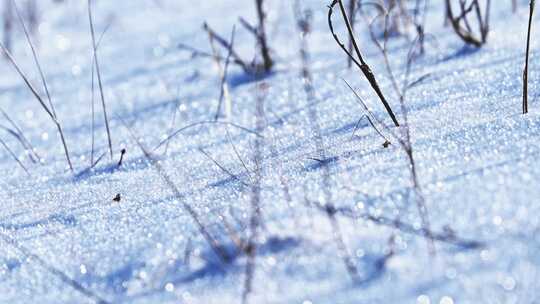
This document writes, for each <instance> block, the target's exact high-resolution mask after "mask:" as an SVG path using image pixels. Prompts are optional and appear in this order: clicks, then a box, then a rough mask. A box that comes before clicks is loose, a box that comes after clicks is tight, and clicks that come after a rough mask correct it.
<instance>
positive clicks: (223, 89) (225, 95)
mask: <svg viewBox="0 0 540 304" xmlns="http://www.w3.org/2000/svg"><path fill="white" fill-rule="evenodd" d="M235 34H236V26H233V29H232V32H231V39H230V42H229V44H230V45H231V49H232V47H233V46H234V37H235ZM231 49H229V51H228V53H227V58H226V59H225V67H224V68H223V70H222V71H221V75H220V76H221V77H220V78H221V79H220V85H219V101H218V105H217V110H216V115H215V116H214V120H218V118H219V115H220V114H221V105H222V104H223V99H225V100H226V105H225V109H226V110H225V117H226V118H227V119H229V118H230V117H228V116H229V115H230V113H228V112H229V111H230V107H231V100H230V96H229V86H228V85H227V76H228V73H229V64H230V62H231ZM216 60H219V59H216ZM218 64H219V61H218Z"/></svg>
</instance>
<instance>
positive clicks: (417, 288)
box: [0, 0, 540, 304]
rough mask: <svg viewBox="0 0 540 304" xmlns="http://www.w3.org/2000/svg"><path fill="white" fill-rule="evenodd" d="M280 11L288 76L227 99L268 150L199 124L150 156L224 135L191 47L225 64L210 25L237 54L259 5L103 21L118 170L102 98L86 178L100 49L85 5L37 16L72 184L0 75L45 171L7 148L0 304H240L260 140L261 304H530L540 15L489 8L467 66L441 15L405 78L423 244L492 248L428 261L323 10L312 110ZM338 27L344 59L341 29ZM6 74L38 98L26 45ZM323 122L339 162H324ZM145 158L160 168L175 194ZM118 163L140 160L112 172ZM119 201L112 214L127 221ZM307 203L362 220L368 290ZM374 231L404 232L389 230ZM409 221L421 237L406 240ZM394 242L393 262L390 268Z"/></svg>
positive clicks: (277, 39) (20, 92)
mask: <svg viewBox="0 0 540 304" xmlns="http://www.w3.org/2000/svg"><path fill="white" fill-rule="evenodd" d="M17 2H19V1H17ZM49 2H50V3H49ZM265 2H267V4H266V7H267V11H268V26H267V27H268V29H267V30H268V36H269V41H270V46H271V48H272V52H273V55H274V57H275V60H276V62H277V65H276V67H275V69H274V72H272V73H271V74H270V75H267V76H266V77H264V78H263V79H259V80H254V79H251V78H250V77H248V76H246V74H245V73H244V72H243V71H242V70H241V69H240V68H238V67H237V66H235V65H234V64H232V65H231V66H230V70H229V77H228V85H229V88H230V96H231V100H232V115H231V117H230V121H231V122H232V123H234V124H235V125H237V126H242V127H243V128H246V129H248V130H255V128H256V115H255V114H256V104H257V102H259V101H261V100H263V101H264V110H265V111H264V112H265V117H264V118H265V124H266V126H265V128H264V130H260V131H261V133H262V134H261V135H262V136H264V138H260V137H259V138H258V137H257V136H256V135H254V134H253V133H250V132H247V131H246V130H245V129H241V128H238V127H235V126H233V125H227V124H200V125H197V126H196V127H192V128H190V129H187V130H185V131H183V132H181V133H179V134H178V135H177V136H175V137H174V138H173V139H172V140H170V141H169V143H168V144H166V145H162V146H161V147H159V148H158V149H155V150H154V147H156V146H157V145H158V144H159V143H160V142H161V141H162V140H164V139H165V138H167V136H169V135H170V134H171V133H172V132H173V131H174V130H178V129H180V128H182V127H184V126H188V125H190V124H193V123H196V122H201V121H211V120H212V119H213V117H214V114H215V111H216V110H215V109H216V107H217V103H218V99H219V91H220V79H219V76H218V70H217V69H216V67H215V64H214V61H213V60H212V59H209V58H203V57H200V56H199V57H193V56H191V53H189V52H186V51H184V50H180V49H179V48H178V47H177V46H178V44H179V43H184V44H188V45H191V46H193V47H196V48H199V49H201V50H208V51H210V50H211V48H210V46H209V44H208V36H207V35H206V34H205V33H204V32H203V31H202V28H201V25H202V23H203V22H204V21H206V22H208V24H209V25H210V26H212V27H213V28H214V29H216V30H217V31H218V32H219V33H220V34H221V35H223V36H224V37H229V36H230V33H231V30H232V26H233V24H235V23H238V17H239V16H243V17H244V18H246V19H247V20H249V21H251V22H254V21H255V20H256V15H255V9H254V7H253V3H252V1H232V0H212V1H194V2H190V3H189V4H188V3H187V1H172V0H163V1H143V0H132V1H96V2H95V4H94V7H93V14H94V19H95V20H94V23H95V27H96V32H97V35H98V36H99V35H100V34H101V32H102V31H103V30H104V29H105V28H106V27H107V26H109V25H110V27H109V28H108V30H107V32H106V33H105V34H104V36H103V39H102V41H101V43H100V45H99V50H98V56H99V60H100V67H101V75H102V80H103V87H104V93H105V100H106V103H107V107H108V113H109V117H110V128H111V137H112V146H113V152H114V153H113V158H112V159H111V157H110V156H109V154H108V144H107V136H106V132H105V125H104V123H103V116H102V115H103V114H102V108H101V99H100V96H99V90H98V89H96V90H95V91H94V94H95V96H94V102H95V108H96V113H95V124H96V125H95V136H96V138H95V141H96V149H95V155H94V159H97V158H98V157H99V156H101V155H103V157H102V159H101V160H100V162H99V163H98V164H97V165H96V166H95V167H94V168H92V169H88V168H89V166H90V161H91V160H90V158H91V156H90V154H91V142H92V141H91V138H92V111H91V109H92V108H91V100H92V90H91V75H92V52H91V49H92V46H91V39H90V30H89V25H88V17H87V6H86V1H65V2H64V3H62V4H58V3H52V1H39V5H40V6H41V7H40V8H41V16H42V20H41V22H42V23H41V24H40V26H39V34H38V36H37V39H36V45H37V50H38V54H39V57H40V62H41V64H42V66H43V70H44V73H45V76H46V79H47V82H48V85H49V89H50V92H51V96H52V99H53V102H54V103H55V107H56V112H57V115H58V118H59V121H60V122H61V124H62V126H63V127H64V132H65V136H66V138H67V143H68V147H69V149H70V152H71V156H72V161H73V163H74V166H75V173H72V172H70V171H69V168H68V167H67V163H66V161H65V157H64V154H63V149H62V146H61V144H60V139H59V136H58V133H57V132H56V128H55V126H54V124H53V123H52V122H51V120H50V119H49V117H47V114H46V113H45V112H44V111H43V109H42V108H41V106H40V105H39V103H38V102H37V101H36V100H35V99H34V98H33V96H32V95H31V93H30V91H29V90H28V89H27V88H26V86H25V85H24V83H23V82H22V80H21V79H20V77H19V76H18V75H17V74H16V72H15V70H14V69H13V68H12V66H11V65H10V64H9V63H8V61H6V60H4V59H2V60H1V61H2V64H1V65H0V106H1V108H2V109H4V110H5V111H6V112H7V113H8V114H9V116H10V117H11V118H12V119H13V120H14V121H15V122H16V123H17V124H18V125H19V126H20V128H21V129H22V130H23V132H24V134H25V136H26V137H27V138H28V140H29V141H30V142H31V143H32V145H33V146H34V147H35V152H36V153H37V154H38V155H39V156H40V157H41V158H42V161H41V163H39V164H33V163H32V162H31V159H30V153H28V151H25V150H24V148H23V147H21V145H20V143H19V142H18V141H17V140H16V139H15V138H14V137H12V136H11V135H10V134H9V133H7V132H4V131H3V130H1V131H0V138H1V139H2V140H4V141H5V142H6V144H7V145H8V147H9V148H10V149H11V150H12V151H13V152H14V153H15V155H16V156H17V157H18V158H19V159H20V160H21V162H22V163H23V164H24V166H25V167H27V168H28V171H29V173H30V175H27V174H26V173H25V171H24V170H23V169H22V168H21V167H20V166H19V165H18V164H17V163H16V162H15V161H14V159H13V158H12V157H11V156H10V155H9V154H8V153H4V152H5V151H4V150H1V151H2V152H1V153H0V172H2V176H1V177H0V202H1V203H0V303H38V302H39V303H94V302H97V301H100V300H99V299H101V300H102V301H104V302H106V303H239V302H240V301H241V299H242V293H243V290H244V276H245V265H246V255H245V254H240V253H238V252H236V251H237V250H236V249H237V248H236V247H235V245H234V242H233V241H232V240H231V235H232V234H234V233H232V234H231V232H230V231H229V230H234V231H236V234H238V235H239V237H241V238H243V239H247V238H248V237H249V235H250V228H249V221H250V217H251V209H252V208H251V197H252V186H251V184H252V182H253V179H254V178H255V176H254V172H255V167H256V164H255V163H254V161H253V151H254V146H255V142H256V141H257V140H259V142H260V143H262V145H263V150H262V155H261V158H262V160H261V161H260V164H261V165H262V168H261V170H262V181H261V182H262V184H261V191H262V192H261V200H260V204H261V212H262V218H261V227H260V233H259V237H258V238H257V240H256V247H257V253H256V259H255V274H254V277H253V290H252V292H251V294H250V295H249V302H250V303H304V304H308V303H419V304H427V303H440V304H450V303H460V304H461V303H537V302H535V301H537V299H538V298H539V297H540V294H539V293H538V290H539V289H538V288H539V287H540V286H539V283H538V282H539V280H538V270H539V265H540V254H539V252H540V233H539V232H540V220H539V219H540V217H538V214H540V165H539V164H538V159H539V157H540V138H539V136H540V115H539V113H540V108H539V107H538V92H540V90H539V89H540V88H539V86H540V60H538V58H539V57H538V55H540V54H539V44H540V39H538V34H537V33H538V27H539V26H540V22H538V20H539V19H538V17H535V18H534V20H533V35H532V38H533V39H532V48H531V50H532V51H531V63H530V75H529V82H530V87H529V91H530V95H531V97H530V100H531V105H530V106H529V111H530V113H529V114H527V115H521V92H522V80H521V77H522V70H523V64H524V49H525V38H526V27H527V19H528V6H527V5H526V3H525V2H526V1H520V7H519V10H518V12H517V13H515V14H512V12H511V9H510V1H492V2H493V3H492V5H493V7H492V15H491V21H492V24H491V32H490V35H489V40H488V43H487V44H486V45H485V46H484V47H482V48H481V49H475V48H472V47H466V46H464V44H463V42H462V41H461V40H459V38H458V37H457V36H456V35H455V34H454V33H453V32H452V30H451V28H450V27H444V26H443V3H442V2H443V1H431V2H433V3H431V4H430V6H429V11H428V19H427V26H426V29H427V32H428V33H429V39H428V41H427V42H426V53H425V55H424V56H422V57H421V58H419V59H418V61H416V62H415V64H414V65H413V69H412V71H411V76H410V78H411V79H418V78H419V77H422V76H424V75H428V77H427V78H426V79H425V80H424V81H422V82H420V83H419V84H418V85H416V86H415V87H413V88H412V89H410V90H409V92H408V94H407V98H406V101H405V103H406V107H407V110H408V118H409V126H410V131H411V141H412V146H413V151H414V157H415V161H416V169H417V173H418V178H419V181H420V185H421V191H422V194H423V196H424V197H425V204H426V208H427V210H428V214H429V219H430V227H429V228H430V229H431V230H432V231H434V232H437V233H439V235H442V236H446V237H447V238H449V239H452V238H451V237H450V236H451V235H455V236H456V237H457V238H460V239H464V240H470V241H474V242H478V243H472V244H471V245H470V246H459V245H455V244H448V243H447V242H439V241H434V244H435V252H434V254H433V253H430V242H429V241H427V240H426V238H425V237H423V236H422V230H421V229H422V221H421V218H420V216H419V213H418V210H417V207H416V204H415V201H416V199H417V196H416V195H415V194H414V191H412V190H413V189H412V188H411V178H410V170H409V166H410V164H409V161H408V159H407V155H406V153H404V151H403V149H401V148H400V146H399V144H398V143H397V142H395V141H393V140H391V141H392V145H390V146H389V147H387V148H385V147H383V145H382V144H383V143H384V140H383V139H382V138H381V137H380V136H379V135H378V134H377V133H376V132H375V130H374V129H373V128H371V126H370V125H369V124H368V122H367V120H362V121H361V122H360V124H359V127H358V129H357V130H356V132H355V135H354V136H353V131H354V129H355V126H356V124H357V121H358V120H359V119H360V118H361V117H362V115H364V114H365V112H364V111H363V109H362V107H361V106H360V105H359V104H358V103H357V102H356V101H355V97H354V95H353V94H352V92H351V91H350V90H349V88H348V87H347V86H346V84H345V82H344V81H343V79H345V80H347V82H349V83H350V84H351V86H353V87H354V88H355V89H357V92H358V94H359V95H360V96H362V97H363V98H364V99H365V100H366V103H367V105H368V106H369V107H370V109H372V111H373V112H374V114H375V115H376V116H377V117H378V119H380V120H382V121H385V122H386V123H388V124H389V123H391V121H390V120H389V119H388V116H387V115H386V112H385V110H384V108H383V107H382V106H381V104H380V103H379V101H378V99H377V98H376V96H375V95H374V94H373V92H372V91H371V89H370V87H369V85H368V83H367V82H366V81H365V79H364V78H363V77H362V76H361V74H360V72H359V71H358V70H355V69H354V68H352V69H348V68H347V62H346V58H345V57H344V55H343V53H342V52H341V50H340V49H339V48H338V46H337V45H336V44H335V42H334V40H333V39H332V36H331V35H330V33H329V30H328V25H327V20H326V17H327V5H328V4H329V3H326V2H325V1H322V2H321V1H314V0H313V1H301V2H302V5H303V7H304V8H307V9H311V10H312V12H313V15H312V25H313V31H312V33H311V34H310V35H309V36H308V37H307V43H308V46H309V52H310V57H311V58H310V65H309V68H310V70H311V73H312V76H313V86H314V88H315V97H314V98H313V99H308V98H307V97H306V93H305V91H304V81H303V79H302V77H301V68H302V65H301V60H300V54H299V48H300V42H301V36H300V34H299V32H298V31H297V29H296V26H295V19H294V16H293V8H292V5H291V2H292V1H285V0H283V1H279V0H270V1H265ZM439 2H440V3H439ZM335 19H336V29H337V31H338V32H339V33H340V35H343V36H342V37H343V38H342V39H343V40H344V41H346V39H345V33H346V32H345V27H344V26H343V24H342V22H341V20H340V19H339V15H337V14H336V17H335ZM357 26H358V28H359V30H358V32H359V42H360V47H361V49H362V51H363V52H364V53H365V57H366V60H367V61H368V63H369V64H370V65H371V67H372V68H373V70H374V72H375V75H376V76H377V78H378V80H379V82H380V84H381V88H382V90H383V92H385V94H386V95H387V97H388V99H389V101H390V104H391V105H392V107H393V108H394V109H395V110H396V112H397V115H398V119H400V120H401V119H403V112H402V111H401V110H400V106H399V100H398V98H397V95H396V94H395V93H394V90H393V88H392V85H391V82H390V79H389V78H388V74H387V73H386V69H385V68H384V61H383V57H382V56H381V54H380V53H379V52H378V50H377V49H376V47H375V46H374V45H373V43H372V42H371V41H370V38H369V35H368V33H367V31H366V28H365V24H364V23H363V21H362V20H358V23H357ZM17 27H19V25H17ZM235 47H236V48H237V49H238V52H239V53H240V54H241V55H242V56H243V57H245V58H253V57H254V56H255V54H256V52H255V51H254V48H255V41H254V39H253V36H252V34H251V33H249V32H248V31H246V30H245V29H244V28H243V27H241V26H237V29H236V37H235ZM388 48H389V53H388V55H389V58H390V62H391V65H392V66H393V68H394V72H395V73H396V75H397V78H398V81H401V80H402V78H403V75H404V71H405V70H404V64H405V59H406V56H407V52H408V49H409V42H408V41H407V40H406V39H405V38H403V37H401V38H400V37H397V38H392V39H390V41H389V44H388ZM220 51H221V54H222V56H226V51H223V50H220ZM13 56H14V57H15V59H16V60H17V62H18V63H19V64H20V65H21V68H22V69H23V71H25V72H26V73H27V74H28V75H29V77H30V80H31V81H32V83H33V84H35V86H36V88H38V89H39V91H40V92H42V91H43V90H42V87H41V86H40V80H39V74H38V73H37V71H36V67H35V65H34V63H33V60H32V57H31V53H30V50H29V48H28V46H27V44H26V40H25V39H24V36H23V34H22V32H21V30H20V28H19V29H17V32H16V35H15V39H14V50H13ZM96 85H97V83H96ZM313 110H314V111H313ZM313 112H316V114H317V116H318V120H319V123H320V128H321V135H322V141H323V144H324V150H325V155H326V159H324V160H321V159H317V157H319V154H318V152H317V147H316V144H315V142H316V141H315V136H316V134H315V130H314V127H313V121H312V116H311V114H312V113H313ZM310 113H311V114H310ZM173 117H174V121H173ZM222 121H223V120H222ZM173 122H174V123H173ZM0 125H2V126H9V123H8V121H7V120H5V119H4V117H1V118H0ZM392 129H393V130H394V132H397V133H399V131H398V130H397V129H395V128H392ZM130 132H132V133H133V134H130ZM382 132H383V133H385V134H386V135H387V136H389V135H388V132H386V131H385V130H384V129H383V130H382ZM137 143H139V144H140V145H142V146H144V147H146V149H147V150H148V151H151V152H152V154H153V157H154V159H155V160H156V162H157V163H158V165H159V166H160V167H161V168H163V171H164V174H166V175H167V176H168V177H169V178H170V180H171V181H172V182H173V183H174V185H175V187H176V189H177V193H175V192H174V191H173V190H172V189H171V187H170V186H169V185H168V184H167V183H166V182H165V181H164V180H163V178H162V175H161V174H160V173H159V172H158V171H156V168H155V166H153V165H152V164H151V162H150V161H149V160H148V158H146V157H145V156H144V154H143V153H142V151H141V149H139V147H138V144H137ZM122 148H125V149H126V151H127V153H126V155H125V158H124V160H123V164H122V166H120V167H118V166H117V162H118V159H119V157H120V150H121V149H122ZM200 149H202V150H203V151H204V152H205V153H207V154H208V156H210V157H211V158H212V159H213V160H214V161H215V162H214V161H213V160H212V159H211V158H210V157H208V156H206V155H205V154H204V153H203V152H201V150H200ZM235 150H236V151H235ZM237 155H238V156H239V157H238V156H237ZM239 158H241V159H242V161H243V162H245V165H246V167H247V168H249V170H250V171H251V172H249V173H248V172H246V169H245V168H244V165H243V164H242V162H241V161H240V160H239ZM216 163H219V164H220V165H221V166H222V167H224V169H226V171H228V172H225V170H222V169H220V167H218V166H217V165H216ZM324 172H329V178H328V180H327V181H326V186H325V181H324V177H323V176H324ZM327 191H328V192H329V195H327V194H328V193H327ZM117 194H120V200H119V201H116V200H113V198H114V197H115V196H116V195H117ZM328 197H330V198H331V200H332V201H331V202H328V201H326V200H328ZM309 202H312V203H309ZM314 202H319V203H321V204H324V203H328V204H332V205H334V206H335V208H338V210H341V211H343V210H345V211H346V212H348V213H350V214H353V215H364V217H359V218H356V219H351V218H348V217H346V216H344V214H343V213H340V212H338V213H337V214H336V215H335V218H336V219H337V223H338V225H339V227H340V230H341V235H342V236H343V242H344V244H345V246H346V249H347V250H348V252H349V254H350V257H351V259H352V262H353V263H354V265H356V267H357V269H358V277H359V280H357V282H352V280H351V277H350V276H349V273H348V271H347V269H346V268H345V266H344V263H343V258H344V257H343V252H342V250H340V249H339V246H338V244H337V243H336V241H335V240H336V238H335V233H336V231H335V229H333V228H332V225H331V222H330V221H329V218H328V216H327V213H326V212H325V211H324V210H320V208H318V207H317V206H314V204H315V203H314ZM186 205H188V206H190V207H191V208H193V210H194V211H195V212H196V213H197V214H199V216H200V218H201V221H202V222H203V225H204V226H205V227H206V228H207V229H208V231H209V232H210V233H212V235H214V236H216V238H218V241H219V242H220V243H221V244H223V245H224V246H225V248H226V250H228V252H229V253H230V254H231V256H232V259H231V262H230V263H227V264H223V263H221V262H220V261H219V259H218V258H217V257H216V256H215V254H214V252H213V251H212V248H211V247H210V246H209V244H208V242H206V241H205V239H204V238H203V237H202V236H201V234H200V232H199V230H198V229H197V226H196V225H195V223H194V221H193V219H192V217H191V216H190V215H189V213H188V212H186V208H185V206H186ZM365 215H370V216H373V217H377V218H380V217H384V218H387V219H390V222H389V225H381V224H380V223H376V222H373V221H370V220H366V218H365ZM398 218H399V220H400V221H402V222H403V223H405V224H407V225H410V226H408V227H410V228H412V230H408V231H407V229H396V228H394V227H392V226H393V225H392V223H393V220H394V219H398ZM228 231H229V232H228ZM391 236H393V244H394V245H393V246H392V248H393V249H392V250H393V255H392V256H391V257H390V258H388V259H385V256H387V255H388V254H389V253H390V250H391V245H389V239H390V237H391ZM235 252H236V253H235Z"/></svg>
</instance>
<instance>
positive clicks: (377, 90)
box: [328, 0, 399, 127]
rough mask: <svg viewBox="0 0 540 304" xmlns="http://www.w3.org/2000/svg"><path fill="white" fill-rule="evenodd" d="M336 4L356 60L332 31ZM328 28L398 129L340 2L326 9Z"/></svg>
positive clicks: (336, 1)
mask: <svg viewBox="0 0 540 304" xmlns="http://www.w3.org/2000/svg"><path fill="white" fill-rule="evenodd" d="M336 4H339V8H340V10H341V14H342V16H343V20H344V22H345V25H346V26H347V30H348V32H349V38H350V39H351V42H352V44H353V47H354V50H355V52H356V55H357V57H358V60H356V59H355V58H354V56H353V55H352V53H350V52H349V51H348V50H347V48H346V47H345V45H344V44H343V43H342V42H341V41H340V40H339V38H338V36H337V34H336V33H335V31H334V25H333V24H332V14H333V10H334V7H335V6H336ZM328 26H329V27H330V32H331V33H332V36H333V37H334V40H335V41H336V42H337V44H338V45H339V46H340V47H341V49H342V50H343V51H345V53H346V54H347V56H349V57H350V58H351V60H352V61H353V62H354V63H355V64H356V66H357V67H358V68H359V69H360V71H362V73H363V74H364V76H365V77H366V79H367V80H368V82H369V84H370V85H371V87H372V89H373V90H374V91H375V93H376V94H377V96H378V97H379V99H380V101H381V103H382V104H383V105H384V107H385V109H386V111H387V112H388V115H389V116H390V118H391V119H392V122H393V123H394V125H395V126H396V127H399V122H398V121H397V118H396V115H395V114H394V111H392V108H391V107H390V105H389V104H388V102H387V101H386V98H385V97H384V94H383V93H382V90H381V88H380V86H379V83H378V82H377V79H376V78H375V75H374V74H373V72H372V70H371V68H370V67H369V65H368V64H367V63H366V61H365V60H364V58H363V57H362V53H361V52H360V49H359V47H358V44H357V43H356V39H355V37H354V32H353V30H352V26H351V24H350V21H349V18H348V17H347V13H346V12H345V8H344V7H343V2H342V0H333V2H332V4H331V5H330V6H329V9H328Z"/></svg>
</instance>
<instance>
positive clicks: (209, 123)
mask: <svg viewBox="0 0 540 304" xmlns="http://www.w3.org/2000/svg"><path fill="white" fill-rule="evenodd" d="M216 124H217V125H227V126H231V127H235V128H237V129H239V130H242V131H245V132H247V133H250V134H253V135H255V136H258V137H262V135H261V134H259V133H257V131H253V130H250V129H248V128H246V127H242V126H240V125H237V124H235V123H232V122H226V121H214V120H207V121H199V122H195V123H192V124H190V125H187V126H185V127H182V128H180V129H178V130H176V131H174V132H173V133H172V134H171V135H169V136H168V137H167V138H165V139H164V140H162V141H161V142H160V143H159V144H158V145H157V146H156V147H155V148H154V151H155V150H157V149H159V148H160V147H161V146H163V145H164V144H165V143H167V142H168V141H170V140H171V139H173V138H174V137H176V136H177V135H179V134H180V133H182V132H184V131H187V130H189V129H192V128H194V127H198V126H202V125H216Z"/></svg>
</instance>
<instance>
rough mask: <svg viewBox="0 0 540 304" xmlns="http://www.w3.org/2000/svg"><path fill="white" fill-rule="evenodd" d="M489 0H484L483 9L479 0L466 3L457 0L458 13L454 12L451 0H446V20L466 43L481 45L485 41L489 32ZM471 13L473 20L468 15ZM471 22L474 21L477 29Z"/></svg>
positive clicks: (464, 0) (462, 0)
mask: <svg viewBox="0 0 540 304" xmlns="http://www.w3.org/2000/svg"><path fill="white" fill-rule="evenodd" d="M490 8H491V0H486V2H485V7H484V11H482V7H481V5H480V2H479V0H472V1H471V2H470V3H468V4H467V1H466V0H460V1H459V11H458V14H455V13H454V9H453V6H452V3H451V0H446V12H447V15H448V20H449V21H450V24H452V28H453V29H454V32H455V33H456V34H457V35H458V36H459V38H461V40H463V41H464V42H465V43H467V44H471V45H474V46H476V47H481V46H482V45H484V44H485V43H486V42H487V37H488V34H489V15H490ZM471 15H473V16H474V17H473V18H474V19H473V21H471V20H469V17H471ZM473 22H475V23H476V25H477V27H478V30H476V31H475V30H474V29H473V26H474V24H473Z"/></svg>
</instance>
